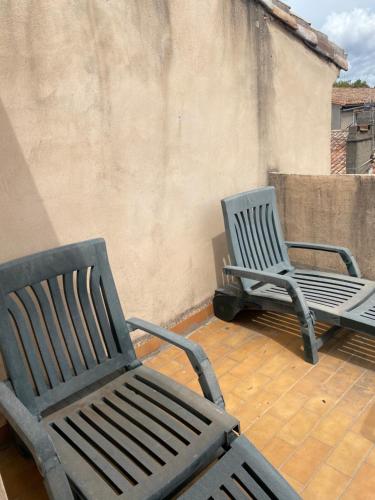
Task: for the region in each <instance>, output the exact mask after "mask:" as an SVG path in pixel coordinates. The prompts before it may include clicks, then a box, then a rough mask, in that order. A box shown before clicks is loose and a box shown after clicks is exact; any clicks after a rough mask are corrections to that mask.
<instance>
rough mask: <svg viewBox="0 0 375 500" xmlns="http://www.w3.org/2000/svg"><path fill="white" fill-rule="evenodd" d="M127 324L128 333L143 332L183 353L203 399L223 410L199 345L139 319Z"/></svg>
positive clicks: (207, 362) (206, 360)
mask: <svg viewBox="0 0 375 500" xmlns="http://www.w3.org/2000/svg"><path fill="white" fill-rule="evenodd" d="M127 324H128V325H129V327H130V331H132V330H137V329H139V330H143V331H144V332H147V333H150V334H151V335H154V336H155V337H159V338H160V339H163V340H165V341H167V342H168V343H169V344H173V345H174V346H176V347H178V348H180V349H182V350H183V351H185V352H186V354H187V357H188V358H189V361H190V363H191V365H192V367H193V368H194V371H195V372H196V374H197V375H198V380H199V384H200V386H201V388H202V391H203V394H204V396H205V398H207V399H209V400H210V401H212V402H213V403H215V404H216V405H217V406H218V407H219V408H223V409H224V407H225V404H224V398H223V395H222V393H221V390H220V386H219V383H218V381H217V378H216V375H215V372H214V370H213V368H212V365H211V363H210V360H209V359H208V357H207V354H206V353H205V352H204V350H203V349H202V347H201V346H200V345H199V344H197V343H196V342H192V341H191V340H189V339H186V338H185V337H181V336H180V335H177V334H176V333H173V332H170V331H169V330H166V329H165V328H162V327H160V326H157V325H154V324H152V323H149V322H148V321H144V320H142V319H139V318H130V319H128V320H127Z"/></svg>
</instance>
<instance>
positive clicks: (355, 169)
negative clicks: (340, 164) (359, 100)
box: [346, 110, 374, 174]
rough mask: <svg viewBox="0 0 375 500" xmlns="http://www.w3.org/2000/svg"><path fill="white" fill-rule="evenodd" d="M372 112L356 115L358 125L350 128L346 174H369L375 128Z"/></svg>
mask: <svg viewBox="0 0 375 500" xmlns="http://www.w3.org/2000/svg"><path fill="white" fill-rule="evenodd" d="M371 115H372V113H371V111H367V110H366V111H362V112H360V113H358V114H357V115H356V122H357V123H356V125H351V126H350V127H349V135H348V139H347V143H346V173H347V174H367V173H368V171H369V170H371V168H372V166H373V164H372V158H373V133H374V130H373V127H374V124H373V123H372V116H371Z"/></svg>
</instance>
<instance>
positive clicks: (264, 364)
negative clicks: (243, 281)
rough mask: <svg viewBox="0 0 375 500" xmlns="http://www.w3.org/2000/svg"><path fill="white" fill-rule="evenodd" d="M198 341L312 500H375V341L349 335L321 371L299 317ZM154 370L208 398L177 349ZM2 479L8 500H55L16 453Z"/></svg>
mask: <svg viewBox="0 0 375 500" xmlns="http://www.w3.org/2000/svg"><path fill="white" fill-rule="evenodd" d="M323 329H324V328H323V326H322V325H318V326H317V331H318V332H321V331H323ZM190 338H192V339H193V340H195V341H197V342H199V343H200V344H201V345H202V346H203V347H204V348H205V350H206V351H207V353H208V355H209V357H210V359H211V361H212V363H213V365H214V367H215V370H216V373H217V374H218V376H219V380H220V384H221V387H222V390H223V393H224V396H225V399H226V403H227V409H228V411H229V412H231V413H233V414H234V415H236V416H237V417H238V418H239V419H240V421H241V427H242V431H243V432H244V433H245V434H246V435H247V436H248V437H249V438H250V439H251V440H252V442H253V443H254V444H255V445H256V446H257V447H258V448H259V449H260V450H261V451H262V452H263V453H264V454H265V455H266V457H267V458H268V459H269V460H270V461H271V462H272V463H273V464H274V465H275V467H277V468H278V469H279V470H280V471H281V473H282V474H283V475H284V476H285V477H286V478H287V479H288V480H289V482H290V483H291V484H292V485H293V486H294V488H295V489H296V490H297V491H298V492H300V494H301V496H302V497H303V498H304V499H314V500H316V499H320V500H324V499H327V500H333V499H335V498H342V499H360V500H365V499H373V498H375V447H374V443H375V403H374V396H375V340H374V339H371V338H369V337H367V336H365V335H360V334H356V333H350V332H347V331H342V332H341V333H340V334H339V337H337V338H336V339H335V340H334V341H332V342H331V343H330V344H329V345H327V346H326V347H325V348H324V349H323V351H321V353H320V362H319V364H318V365H316V366H312V365H310V364H307V363H305V362H304V360H303V357H302V352H301V347H300V346H301V340H300V337H299V330H298V325H297V323H296V321H295V320H294V318H292V317H290V316H285V315H279V314H275V313H264V314H259V315H254V314H251V313H246V314H245V313H244V314H243V315H242V316H241V317H240V318H239V319H238V321H236V323H231V324H228V323H224V322H222V321H219V320H216V319H214V320H212V321H210V322H208V323H207V324H206V325H204V326H202V327H201V328H199V329H198V330H196V331H195V332H194V333H192V334H191V335H190ZM145 363H146V364H147V365H149V366H151V367H153V368H155V369H157V370H160V371H161V372H163V373H165V374H167V375H170V376H172V377H173V378H174V379H175V380H178V381H180V382H181V383H183V384H186V385H187V386H189V387H190V388H192V389H194V390H197V391H198V392H200V389H199V385H198V383H197V381H196V379H195V374H194V372H193V371H192V369H191V368H190V365H189V363H188V361H187V359H186V357H185V354H184V353H182V352H181V351H179V350H178V349H177V348H175V347H171V348H164V349H162V350H161V351H160V352H159V353H158V354H157V355H155V356H153V357H151V358H149V359H147V360H146V361H145ZM0 473H1V475H2V476H3V480H4V484H5V488H6V490H7V493H8V497H9V499H17V500H21V499H22V500H27V499H38V500H43V499H44V498H46V496H45V493H44V491H43V488H42V485H41V481H40V478H39V476H38V474H37V472H36V469H35V466H34V464H33V462H32V461H31V460H27V459H24V458H22V457H21V456H20V455H19V454H18V452H17V451H16V449H15V447H14V445H12V444H11V445H9V446H8V448H7V449H3V450H2V451H0Z"/></svg>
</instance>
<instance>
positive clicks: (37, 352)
mask: <svg viewBox="0 0 375 500" xmlns="http://www.w3.org/2000/svg"><path fill="white" fill-rule="evenodd" d="M0 348H1V352H2V355H3V358H4V362H5V366H6V370H7V372H8V375H9V378H10V380H11V382H12V385H13V388H14V390H15V393H16V394H17V396H18V397H19V398H20V399H21V401H22V402H23V403H24V404H25V405H26V406H27V407H28V408H29V410H30V411H31V412H33V413H35V414H40V413H42V412H43V411H44V410H47V409H48V408H50V407H51V406H54V405H56V404H57V403H61V402H62V401H64V400H66V399H67V398H69V397H71V396H72V395H73V394H75V393H77V392H78V391H80V390H82V389H85V388H86V387H88V386H90V385H92V384H94V383H96V382H98V381H99V380H101V379H104V378H105V377H109V376H110V375H111V374H113V373H115V372H116V371H117V370H119V369H120V368H121V367H123V366H127V365H131V364H132V363H134V361H135V359H136V356H135V352H134V349H133V345H132V342H131V339H130V335H129V330H128V328H127V325H126V322H125V318H124V316H123V313H122V309H121V305H120V302H119V299H118V295H117V292H116V288H115V284H114V281H113V277H112V273H111V269H110V266H109V262H108V257H107V252H106V247H105V242H104V240H103V239H96V240H90V241H86V242H83V243H77V244H73V245H67V246H64V247H61V248H56V249H53V250H48V251H46V252H41V253H38V254H35V255H31V256H28V257H24V258H21V259H17V260H14V261H12V262H8V263H6V264H2V265H0Z"/></svg>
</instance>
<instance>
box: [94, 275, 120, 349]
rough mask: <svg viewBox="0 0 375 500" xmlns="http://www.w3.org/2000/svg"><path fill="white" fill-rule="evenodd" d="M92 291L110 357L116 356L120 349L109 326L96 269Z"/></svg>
mask: <svg viewBox="0 0 375 500" xmlns="http://www.w3.org/2000/svg"><path fill="white" fill-rule="evenodd" d="M90 291H91V296H92V301H93V304H94V309H95V312H96V316H97V318H98V322H99V325H100V328H101V331H102V335H103V338H104V341H105V344H106V347H107V350H108V353H109V355H110V357H113V356H116V354H117V353H118V349H117V347H116V344H115V341H114V338H113V333H112V330H111V325H110V324H109V321H108V317H107V314H106V311H105V306H104V301H103V297H102V294H101V291H100V274H99V271H98V269H97V268H96V267H93V269H92V270H91V275H90Z"/></svg>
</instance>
